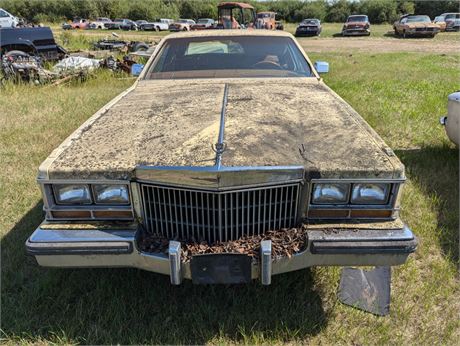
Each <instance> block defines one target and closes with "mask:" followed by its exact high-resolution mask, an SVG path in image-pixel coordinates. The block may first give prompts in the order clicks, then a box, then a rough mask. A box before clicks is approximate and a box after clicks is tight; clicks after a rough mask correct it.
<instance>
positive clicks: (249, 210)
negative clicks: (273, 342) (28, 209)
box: [26, 30, 417, 284]
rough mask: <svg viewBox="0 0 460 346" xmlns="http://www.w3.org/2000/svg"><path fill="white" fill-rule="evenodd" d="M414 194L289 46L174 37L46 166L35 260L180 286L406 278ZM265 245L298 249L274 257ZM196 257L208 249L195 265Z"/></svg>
mask: <svg viewBox="0 0 460 346" xmlns="http://www.w3.org/2000/svg"><path fill="white" fill-rule="evenodd" d="M316 66H321V68H322V69H324V67H325V66H327V64H324V63H322V64H317V65H316ZM323 72H326V71H325V70H323ZM404 181H405V174H404V166H403V165H402V163H401V162H400V161H399V159H398V158H397V157H396V156H395V154H394V152H393V151H392V150H391V149H390V148H389V147H388V146H387V145H386V144H385V142H384V141H383V140H382V139H381V138H380V137H379V136H378V135H377V134H376V132H375V131H374V130H373V129H372V128H371V127H370V126H369V125H368V124H367V123H366V122H365V121H364V120H363V118H362V117H361V116H359V114H357V113H356V111H354V110H353V109H352V108H351V107H350V106H349V105H348V104H347V103H346V102H345V101H344V100H343V99H342V98H340V96H338V95H337V94H336V93H335V92H334V91H332V90H331V89H330V88H329V87H328V86H326V85H325V84H324V82H323V80H322V79H321V78H320V76H319V74H318V72H317V71H316V70H315V68H314V65H313V64H312V63H311V61H310V59H309V58H308V56H307V55H306V54H305V52H304V51H303V50H302V48H301V46H300V45H299V44H298V43H297V41H296V40H295V38H294V37H293V36H292V35H291V34H289V33H286V32H281V31H267V30H204V31H193V32H187V33H178V34H172V35H169V36H167V37H165V38H164V39H163V40H162V41H161V42H160V43H159V45H158V47H157V49H156V50H155V53H154V54H153V55H152V56H151V58H150V59H149V61H148V62H147V64H146V66H145V68H144V69H143V72H142V74H141V75H140V76H139V78H138V80H137V81H136V82H135V83H134V85H133V86H132V87H130V88H129V89H128V90H126V91H125V92H123V93H122V94H120V95H119V96H117V97H116V98H115V99H113V100H112V101H111V102H109V103H108V104H107V105H106V106H104V107H103V108H102V109H100V110H99V111H98V112H97V113H96V114H94V115H93V116H92V117H91V118H90V119H88V120H87V121H86V122H85V123H84V124H83V125H82V126H81V127H80V128H79V129H77V130H76V131H75V132H74V133H73V134H72V135H70V136H69V137H68V138H67V139H66V140H65V141H64V142H63V143H62V144H61V145H60V146H59V147H58V148H57V149H55V150H54V151H53V152H52V153H51V155H50V156H49V157H48V158H47V159H46V160H45V161H44V162H43V163H42V164H41V166H40V168H39V173H38V183H39V186H40V188H41V191H42V194H43V202H44V211H45V214H46V218H45V220H44V221H43V223H42V224H41V225H40V226H39V227H38V228H37V229H36V230H35V231H34V232H33V234H32V235H31V236H30V238H29V239H28V240H27V242H26V249H27V251H28V253H29V254H31V255H33V256H35V258H36V260H37V261H38V263H39V264H40V265H42V266H48V267H135V268H140V269H145V270H149V271H153V272H157V273H162V274H166V275H169V276H170V279H171V283H172V284H180V283H181V281H182V280H183V279H184V278H185V279H192V281H193V282H195V283H243V282H248V281H250V280H251V279H257V278H259V279H260V281H261V283H262V284H270V282H271V278H272V275H275V274H280V273H284V272H288V271H293V270H298V269H302V268H307V267H311V266H331V265H333V266H346V265H353V266H374V265H375V266H377V265H378V266H380V265H385V266H393V265H400V264H403V263H405V261H406V259H407V257H408V255H409V254H410V253H412V252H413V251H415V248H416V244H417V241H416V237H415V236H414V234H413V233H412V232H411V230H410V229H409V228H408V227H407V226H406V225H405V224H404V223H403V222H402V221H401V219H400V218H399V209H400V196H401V190H402V184H403V183H404ZM292 230H295V231H296V232H297V233H295V234H297V235H299V234H300V237H299V236H298V237H297V238H295V239H294V238H291V236H290V235H289V234H293V233H289V232H291V231H292ZM271 234H277V236H278V237H279V236H280V235H281V238H283V241H284V242H285V243H284V245H285V247H287V248H289V246H290V244H291V243H290V242H291V241H292V242H294V241H295V242H296V244H294V245H295V246H294V245H293V246H292V251H291V252H289V251H285V250H286V249H285V248H283V251H281V252H278V254H277V253H276V251H275V250H276V246H277V245H276V241H278V240H279V239H274V238H271V237H272V236H271ZM283 234H285V235H286V236H285V237H283ZM146 239H147V240H148V239H151V241H152V246H145V240H146ZM254 239H257V242H255V241H254ZM272 241H273V242H272ZM232 242H233V243H234V242H238V244H240V245H241V246H240V247H239V249H238V250H236V251H235V252H236V253H228V251H227V253H226V252H225V251H220V253H213V252H216V251H213V249H217V248H220V249H224V250H225V249H226V248H227V247H226V246H227V245H225V244H232ZM141 244H143V245H142V246H141ZM194 244H199V248H207V249H208V250H210V251H207V252H205V254H200V253H198V254H193V253H192V254H190V251H188V253H185V251H184V249H185V247H186V246H190V245H192V248H193V245H194ZM250 244H252V245H254V244H256V253H257V254H258V255H254V252H253V253H252V255H253V256H252V257H250V256H249V255H248V254H247V253H246V252H245V250H244V249H245V248H246V245H248V247H249V245H250ZM252 245H251V246H252ZM155 249H158V250H155ZM252 249H253V250H254V247H252ZM208 252H210V253H211V254H208ZM230 252H232V251H230ZM190 255H191V257H190Z"/></svg>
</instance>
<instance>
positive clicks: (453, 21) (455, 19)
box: [442, 13, 460, 31]
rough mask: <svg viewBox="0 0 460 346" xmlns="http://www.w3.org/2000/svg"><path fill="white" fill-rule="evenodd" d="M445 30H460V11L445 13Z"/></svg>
mask: <svg viewBox="0 0 460 346" xmlns="http://www.w3.org/2000/svg"><path fill="white" fill-rule="evenodd" d="M442 16H443V17H444V22H445V23H446V29H445V31H460V13H444V14H442Z"/></svg>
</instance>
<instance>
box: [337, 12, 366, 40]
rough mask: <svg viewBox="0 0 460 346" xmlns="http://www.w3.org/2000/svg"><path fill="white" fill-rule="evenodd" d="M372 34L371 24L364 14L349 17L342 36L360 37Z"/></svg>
mask: <svg viewBox="0 0 460 346" xmlns="http://www.w3.org/2000/svg"><path fill="white" fill-rule="evenodd" d="M370 34H371V23H370V22H369V18H368V17H367V16H366V15H363V14H355V15H352V16H348V18H347V21H346V22H345V24H343V27H342V36H358V35H365V36H369V35H370Z"/></svg>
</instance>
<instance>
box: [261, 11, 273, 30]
mask: <svg viewBox="0 0 460 346" xmlns="http://www.w3.org/2000/svg"><path fill="white" fill-rule="evenodd" d="M275 16H276V13H275V12H259V13H257V22H256V28H257V29H267V30H275V29H276V20H275Z"/></svg>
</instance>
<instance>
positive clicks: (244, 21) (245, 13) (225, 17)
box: [217, 2, 256, 29]
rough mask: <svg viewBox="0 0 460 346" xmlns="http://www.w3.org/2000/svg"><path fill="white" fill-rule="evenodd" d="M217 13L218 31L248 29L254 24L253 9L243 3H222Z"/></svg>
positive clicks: (254, 12)
mask: <svg viewBox="0 0 460 346" xmlns="http://www.w3.org/2000/svg"><path fill="white" fill-rule="evenodd" d="M217 11H218V19H217V23H218V24H217V28H218V29H248V28H253V27H254V24H255V22H256V11H255V9H254V7H252V6H251V5H249V4H246V3H244V2H222V3H220V4H219V5H218V6H217Z"/></svg>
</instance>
